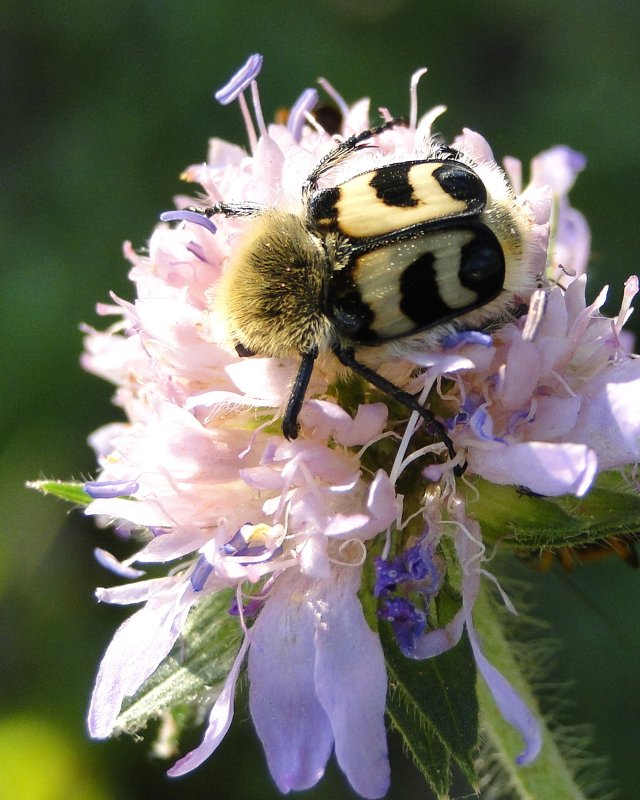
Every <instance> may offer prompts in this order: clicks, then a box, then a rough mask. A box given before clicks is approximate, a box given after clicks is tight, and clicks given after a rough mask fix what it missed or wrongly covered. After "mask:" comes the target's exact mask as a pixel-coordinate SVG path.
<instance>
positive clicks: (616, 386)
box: [567, 359, 640, 469]
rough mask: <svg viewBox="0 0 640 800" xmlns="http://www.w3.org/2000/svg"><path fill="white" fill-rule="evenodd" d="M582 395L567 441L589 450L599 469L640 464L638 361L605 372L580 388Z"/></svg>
mask: <svg viewBox="0 0 640 800" xmlns="http://www.w3.org/2000/svg"><path fill="white" fill-rule="evenodd" d="M584 395H585V397H584V400H583V403H582V407H581V409H580V413H579V415H578V421H577V423H576V426H575V428H574V429H573V430H572V431H570V432H569V433H568V434H567V438H568V439H570V440H572V441H575V442H584V443H585V444H588V446H589V447H592V448H593V449H594V450H595V452H596V453H597V455H598V464H599V467H600V469H611V468H613V467H619V466H622V465H624V464H632V463H635V462H637V461H638V460H640V402H639V398H640V360H636V359H629V360H626V361H623V362H622V363H620V364H618V365H616V366H615V367H610V368H609V369H605V370H604V371H603V372H602V373H601V374H600V375H598V376H597V377H596V378H594V379H593V380H592V381H590V382H589V383H588V384H587V385H586V386H585V387H584Z"/></svg>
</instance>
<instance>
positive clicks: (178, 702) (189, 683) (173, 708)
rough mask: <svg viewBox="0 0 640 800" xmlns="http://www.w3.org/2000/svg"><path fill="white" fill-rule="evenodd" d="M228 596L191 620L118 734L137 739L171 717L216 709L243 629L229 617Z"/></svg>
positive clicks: (211, 601) (208, 602) (213, 599)
mask: <svg viewBox="0 0 640 800" xmlns="http://www.w3.org/2000/svg"><path fill="white" fill-rule="evenodd" d="M232 597H233V595H232V593H231V592H230V591H229V592H227V591H225V592H219V593H218V594H215V595H211V596H209V597H207V598H205V599H204V600H202V602H200V603H199V604H198V605H197V606H196V607H195V608H194V609H193V610H192V611H191V613H190V614H189V617H188V618H187V622H186V624H185V627H184V630H183V633H182V636H181V638H180V640H179V641H178V642H177V643H176V646H175V647H174V649H173V650H172V652H171V653H170V654H169V655H168V656H167V658H166V659H165V660H164V661H163V662H162V664H160V666H159V667H158V669H157V670H156V671H155V672H154V673H153V675H151V676H150V677H149V678H148V679H147V680H146V681H145V683H144V684H143V685H142V686H141V687H140V689H139V690H138V692H137V693H136V694H135V696H134V697H133V698H131V699H130V700H129V701H128V702H127V703H126V704H125V706H124V708H123V711H122V712H121V713H120V716H119V717H118V719H117V721H116V730H118V731H124V732H126V733H135V732H136V731H138V730H139V729H140V728H143V727H145V726H146V724H147V723H148V722H149V721H150V720H152V719H155V718H157V717H158V716H160V715H161V714H162V713H163V712H167V711H170V712H172V714H173V716H174V717H175V716H179V714H180V713H181V711H182V710H183V709H182V708H181V707H184V706H189V707H193V706H205V705H212V704H213V703H214V702H215V699H216V698H217V696H218V695H219V694H220V691H221V690H222V685H223V683H224V681H225V678H226V677H227V675H228V674H229V671H230V669H231V666H232V664H233V661H234V659H235V657H236V655H237V652H238V647H239V643H240V626H239V624H238V619H237V617H234V616H232V615H230V614H229V613H228V611H227V610H228V608H229V604H230V602H231V600H232Z"/></svg>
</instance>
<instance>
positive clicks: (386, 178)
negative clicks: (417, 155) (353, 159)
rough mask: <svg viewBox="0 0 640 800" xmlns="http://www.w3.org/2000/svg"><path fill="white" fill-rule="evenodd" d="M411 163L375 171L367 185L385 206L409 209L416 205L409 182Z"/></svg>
mask: <svg viewBox="0 0 640 800" xmlns="http://www.w3.org/2000/svg"><path fill="white" fill-rule="evenodd" d="M412 166H413V162H410V161H407V162H404V163H400V164H390V165H389V166H388V167H380V169H378V170H376V171H375V173H374V175H373V178H371V180H370V181H369V185H370V186H371V188H372V189H374V191H375V193H376V197H377V198H378V199H379V200H382V202H383V203H384V204H385V205H386V206H394V207H397V208H411V207H412V206H416V205H418V201H417V200H416V198H415V197H414V195H413V186H412V185H411V181H410V180H409V170H410V169H411V167H412Z"/></svg>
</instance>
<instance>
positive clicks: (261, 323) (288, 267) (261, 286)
mask: <svg viewBox="0 0 640 800" xmlns="http://www.w3.org/2000/svg"><path fill="white" fill-rule="evenodd" d="M329 274H330V268H329V265H328V263H327V258H326V255H325V251H324V248H323V246H322V243H321V241H320V240H319V239H317V238H315V237H313V236H311V235H310V234H309V231H308V229H307V228H306V227H305V224H304V221H303V220H302V219H301V218H300V217H297V216H295V215H294V214H288V213H283V212H277V211H265V212H264V213H262V214H260V215H259V217H257V218H256V219H255V221H253V223H252V224H251V225H250V226H249V229H248V230H247V232H246V234H245V236H244V239H243V241H242V242H241V243H240V246H239V248H238V249H237V251H236V252H235V253H234V256H233V258H232V260H231V262H230V264H229V266H228V268H227V270H226V271H225V273H224V275H223V277H222V280H221V282H220V285H219V287H218V292H217V296H216V298H215V299H214V301H213V303H212V305H213V308H214V310H215V311H216V312H217V313H218V315H219V316H220V318H221V319H222V320H223V321H224V323H225V326H226V329H227V335H228V339H229V341H230V343H231V344H232V345H233V346H236V345H241V346H242V347H243V348H246V349H247V350H248V351H250V352H252V353H255V354H257V355H264V356H272V357H286V356H291V355H294V354H301V353H308V352H310V351H311V350H313V349H314V348H318V350H319V351H320V352H322V351H323V350H326V349H328V348H329V347H330V345H331V338H332V337H331V334H332V329H331V323H330V322H329V320H328V319H327V317H326V316H325V315H324V314H323V313H322V311H321V309H322V308H323V305H324V293H325V287H326V285H327V281H328V279H329Z"/></svg>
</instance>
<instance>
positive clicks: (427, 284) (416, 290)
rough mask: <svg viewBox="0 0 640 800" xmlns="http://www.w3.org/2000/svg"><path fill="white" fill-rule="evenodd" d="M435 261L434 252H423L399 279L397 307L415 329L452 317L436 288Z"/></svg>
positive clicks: (427, 326)
mask: <svg viewBox="0 0 640 800" xmlns="http://www.w3.org/2000/svg"><path fill="white" fill-rule="evenodd" d="M434 264H435V256H434V254H433V253H424V255H422V256H420V257H419V258H417V259H416V260H415V261H414V262H413V263H412V264H409V266H408V267H407V268H406V269H405V271H404V272H403V273H402V276H401V278H400V293H401V295H402V299H401V301H400V310H401V311H402V313H403V314H405V315H406V316H407V317H409V319H410V320H411V321H412V322H414V323H415V326H416V328H415V329H416V331H419V330H423V329H425V328H429V327H431V326H432V325H437V323H438V322H441V321H442V320H445V319H448V318H449V317H450V316H451V309H450V308H449V306H448V305H447V304H446V303H444V302H443V300H442V298H441V297H440V292H439V291H438V284H437V283H436V272H435V269H434Z"/></svg>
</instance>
